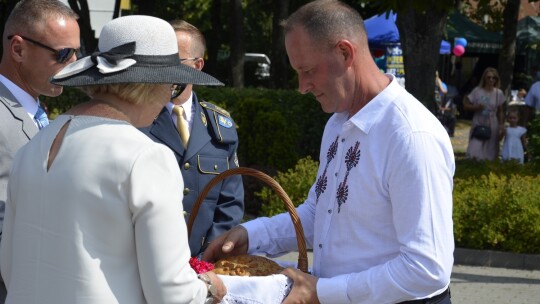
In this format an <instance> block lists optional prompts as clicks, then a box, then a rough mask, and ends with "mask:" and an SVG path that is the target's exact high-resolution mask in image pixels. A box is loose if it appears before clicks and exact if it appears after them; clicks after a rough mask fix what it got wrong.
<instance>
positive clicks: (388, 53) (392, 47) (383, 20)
mask: <svg viewBox="0 0 540 304" xmlns="http://www.w3.org/2000/svg"><path fill="white" fill-rule="evenodd" d="M396 16H397V14H395V13H394V12H390V13H389V14H388V17H387V14H386V13H383V14H380V15H375V16H373V17H371V18H369V19H366V20H365V21H364V26H365V28H366V32H367V35H368V43H369V47H370V49H371V50H372V54H373V57H374V60H375V63H377V66H378V67H379V69H381V70H382V71H384V72H387V73H391V74H394V75H395V76H396V77H398V78H403V77H404V76H405V70H404V67H403V56H402V51H401V42H400V40H399V31H398V28H397V26H396ZM450 49H451V45H450V43H449V42H448V41H445V40H442V41H441V47H440V49H439V53H440V54H450ZM401 81H402V82H403V79H401Z"/></svg>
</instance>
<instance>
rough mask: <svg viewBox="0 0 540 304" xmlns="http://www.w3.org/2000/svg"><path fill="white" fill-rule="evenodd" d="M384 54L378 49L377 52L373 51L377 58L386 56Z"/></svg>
mask: <svg viewBox="0 0 540 304" xmlns="http://www.w3.org/2000/svg"><path fill="white" fill-rule="evenodd" d="M384 53H385V52H384V50H378V49H377V50H373V56H374V57H375V58H379V57H382V56H384Z"/></svg>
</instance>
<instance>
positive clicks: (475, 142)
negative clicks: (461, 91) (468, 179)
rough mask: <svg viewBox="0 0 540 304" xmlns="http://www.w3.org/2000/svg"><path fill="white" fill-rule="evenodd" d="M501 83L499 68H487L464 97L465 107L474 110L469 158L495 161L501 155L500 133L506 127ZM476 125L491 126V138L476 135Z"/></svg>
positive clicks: (468, 148) (468, 150)
mask: <svg viewBox="0 0 540 304" xmlns="http://www.w3.org/2000/svg"><path fill="white" fill-rule="evenodd" d="M499 85H500V83H499V73H498V72H497V70H496V69H494V68H486V69H485V70H484V73H483V74H482V78H481V79H480V83H479V84H478V86H477V87H475V88H474V89H473V90H472V92H471V93H470V94H469V95H467V96H466V97H465V99H464V102H463V107H464V109H465V110H467V111H473V112H474V115H473V119H472V124H471V131H470V136H469V145H468V147H467V157H468V158H471V159H476V160H490V161H493V160H495V159H497V157H498V156H499V134H500V133H501V132H502V131H503V127H504V125H503V123H504V120H503V115H504V114H503V104H504V93H503V92H502V91H501V90H500V89H499ZM476 126H487V127H490V128H491V136H490V137H489V139H479V138H476V137H474V136H473V130H474V128H475V127H476Z"/></svg>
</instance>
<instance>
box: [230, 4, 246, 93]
mask: <svg viewBox="0 0 540 304" xmlns="http://www.w3.org/2000/svg"><path fill="white" fill-rule="evenodd" d="M229 5H230V12H231V18H230V22H231V23H230V27H231V28H230V32H229V34H230V37H231V57H230V58H231V72H232V85H233V87H235V88H243V87H244V26H243V20H244V17H243V14H242V0H230V2H229Z"/></svg>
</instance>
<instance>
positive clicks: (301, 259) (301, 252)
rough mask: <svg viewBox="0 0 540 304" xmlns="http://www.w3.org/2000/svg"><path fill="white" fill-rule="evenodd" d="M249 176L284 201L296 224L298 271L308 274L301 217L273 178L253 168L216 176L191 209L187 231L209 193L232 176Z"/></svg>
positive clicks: (235, 169) (235, 170)
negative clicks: (267, 187)
mask: <svg viewBox="0 0 540 304" xmlns="http://www.w3.org/2000/svg"><path fill="white" fill-rule="evenodd" d="M237 174H242V175H248V176H252V177H256V178H258V179H259V180H261V181H263V182H265V183H266V184H267V185H269V186H270V187H271V188H272V189H273V190H274V191H275V192H276V193H277V194H278V196H279V197H280V198H281V199H282V200H283V202H284V203H285V207H286V208H287V211H288V212H289V215H290V216H291V220H292V222H293V224H294V229H295V231H296V241H297V242H298V266H297V267H298V269H300V270H301V271H303V272H306V273H307V272H308V258H307V249H306V239H305V236H304V230H303V228H302V223H301V221H300V217H298V213H296V209H295V207H294V205H293V203H292V202H291V199H290V198H289V196H288V195H287V193H285V190H283V188H282V187H281V186H280V185H279V184H278V182H276V181H275V180H274V179H273V178H271V177H270V176H268V175H266V174H264V173H262V172H260V171H258V170H255V169H251V168H245V167H239V168H233V169H229V170H226V171H223V172H222V173H220V174H219V175H216V177H214V178H213V179H212V180H211V181H210V182H209V183H208V184H207V185H206V187H204V189H203V190H202V191H201V193H200V194H199V197H197V200H196V201H195V204H194V205H193V208H192V209H191V213H190V215H189V219H188V223H187V229H188V235H189V236H190V235H191V228H192V227H193V223H194V222H195V217H196V216H197V213H198V212H199V208H200V207H201V204H202V201H203V200H204V198H205V197H206V196H207V195H208V192H210V190H211V189H212V187H214V186H215V185H217V184H218V183H219V182H221V181H222V180H224V179H225V178H227V177H229V176H232V175H237Z"/></svg>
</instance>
